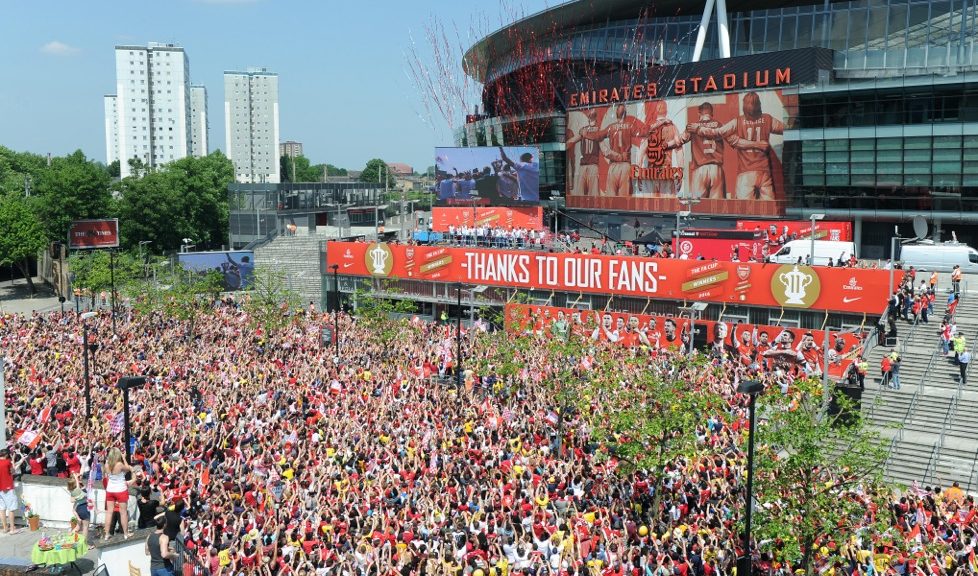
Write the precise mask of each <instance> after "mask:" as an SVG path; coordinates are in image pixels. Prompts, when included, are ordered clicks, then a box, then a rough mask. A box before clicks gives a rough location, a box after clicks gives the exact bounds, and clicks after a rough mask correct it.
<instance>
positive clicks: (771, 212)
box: [565, 89, 797, 216]
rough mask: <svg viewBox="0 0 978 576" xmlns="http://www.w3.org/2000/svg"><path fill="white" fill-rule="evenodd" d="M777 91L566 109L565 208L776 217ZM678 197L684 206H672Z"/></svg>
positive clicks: (780, 197) (785, 101) (781, 101)
mask: <svg viewBox="0 0 978 576" xmlns="http://www.w3.org/2000/svg"><path fill="white" fill-rule="evenodd" d="M796 98H797V96H796V95H791V94H785V93H784V92H782V91H781V90H779V89H774V90H756V91H748V92H739V93H738V92H731V93H719V94H713V93H711V94H704V95H697V96H689V97H678V98H669V99H661V100H641V101H634V102H618V103H614V104H608V105H604V106H596V107H592V108H585V109H579V110H571V111H569V112H568V115H567V132H566V140H565V144H566V148H567V206H568V207H572V208H586V209H601V210H631V211H648V212H675V211H677V210H684V209H688V202H693V203H695V210H696V212H697V213H706V214H751V215H761V216H779V215H783V213H784V208H785V205H786V202H785V200H786V195H785V188H784V170H783V166H782V153H783V144H784V136H783V134H784V130H785V126H786V125H787V124H788V121H789V119H788V112H787V111H788V110H793V109H795V105H794V104H792V103H791V102H790V101H793V100H794V99H796ZM680 199H683V200H684V201H686V202H687V204H681V203H680V201H679V200H680Z"/></svg>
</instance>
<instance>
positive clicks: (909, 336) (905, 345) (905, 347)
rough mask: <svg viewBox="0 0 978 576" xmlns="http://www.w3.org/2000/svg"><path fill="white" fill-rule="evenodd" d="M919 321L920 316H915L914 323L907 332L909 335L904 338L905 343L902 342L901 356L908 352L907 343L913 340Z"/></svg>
mask: <svg viewBox="0 0 978 576" xmlns="http://www.w3.org/2000/svg"><path fill="white" fill-rule="evenodd" d="M919 323H920V322H919V320H918V318H916V317H915V318H914V319H913V323H912V324H911V325H910V332H908V333H907V337H906V338H904V339H903V343H902V344H900V356H903V355H904V354H906V353H907V345H909V344H910V341H911V340H913V335H914V332H916V331H917V324H919Z"/></svg>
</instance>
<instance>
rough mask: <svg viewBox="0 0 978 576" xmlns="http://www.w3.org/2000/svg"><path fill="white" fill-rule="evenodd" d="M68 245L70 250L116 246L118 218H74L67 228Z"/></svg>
mask: <svg viewBox="0 0 978 576" xmlns="http://www.w3.org/2000/svg"><path fill="white" fill-rule="evenodd" d="M68 247H69V248H71V249H72V250H82V249H87V248H118V247H119V220H118V219H116V218H107V219H104V220H75V221H74V222H72V223H71V227H70V228H69V229H68Z"/></svg>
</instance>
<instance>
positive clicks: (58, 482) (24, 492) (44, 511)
mask: <svg viewBox="0 0 978 576" xmlns="http://www.w3.org/2000/svg"><path fill="white" fill-rule="evenodd" d="M67 485H68V483H67V480H65V479H63V478H52V477H50V476H30V475H28V476H24V477H23V478H22V479H21V481H20V482H18V483H17V485H16V490H17V497H18V498H20V504H21V510H20V512H18V517H19V516H22V515H23V505H24V502H29V503H30V505H31V507H32V508H33V509H34V512H35V513H37V514H38V515H39V516H40V517H41V526H49V527H51V528H68V526H69V523H70V522H71V518H72V517H73V516H74V508H73V506H72V505H71V496H70V495H69V494H68V489H67ZM98 485H99V487H98V488H96V489H95V510H93V511H92V520H91V522H92V525H93V526H95V525H97V524H102V523H104V522H105V490H103V489H102V488H101V482H98ZM128 509H129V519H130V520H131V521H135V519H136V498H135V497H134V496H133V495H132V494H130V495H129V505H128ZM21 520H22V521H23V522H24V523H25V524H26V523H27V521H26V520H24V519H23V518H21ZM147 565H148V564H147ZM147 574H148V572H147Z"/></svg>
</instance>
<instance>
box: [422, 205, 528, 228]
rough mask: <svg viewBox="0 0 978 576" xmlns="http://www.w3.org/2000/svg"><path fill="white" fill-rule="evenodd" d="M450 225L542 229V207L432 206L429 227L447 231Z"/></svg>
mask: <svg viewBox="0 0 978 576" xmlns="http://www.w3.org/2000/svg"><path fill="white" fill-rule="evenodd" d="M450 226H454V227H456V228H458V227H460V226H469V227H471V226H489V227H492V228H502V229H505V230H512V229H513V228H523V229H526V230H543V208H542V207H540V206H523V207H517V206H477V207H475V208H471V207H464V208H463V207H460V206H453V207H437V206H436V207H433V208H432V209H431V229H432V230H434V231H435V232H448V229H449V227H450Z"/></svg>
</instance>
